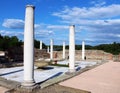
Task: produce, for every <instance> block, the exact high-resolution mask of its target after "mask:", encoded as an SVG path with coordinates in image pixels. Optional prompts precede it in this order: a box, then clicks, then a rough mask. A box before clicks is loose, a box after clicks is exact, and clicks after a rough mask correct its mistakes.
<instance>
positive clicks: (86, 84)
mask: <svg viewBox="0 0 120 93" xmlns="http://www.w3.org/2000/svg"><path fill="white" fill-rule="evenodd" d="M59 84H60V85H62V86H67V87H71V88H76V89H82V90H86V91H91V92H92V93H120V62H111V61H110V62H107V63H105V64H103V65H100V66H98V67H96V68H94V69H91V70H89V71H86V72H84V73H82V74H80V75H78V76H75V77H73V78H71V79H68V80H66V81H64V82H61V83H59Z"/></svg>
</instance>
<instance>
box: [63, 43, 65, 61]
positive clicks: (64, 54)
mask: <svg viewBox="0 0 120 93" xmlns="http://www.w3.org/2000/svg"><path fill="white" fill-rule="evenodd" d="M63 59H65V42H63Z"/></svg>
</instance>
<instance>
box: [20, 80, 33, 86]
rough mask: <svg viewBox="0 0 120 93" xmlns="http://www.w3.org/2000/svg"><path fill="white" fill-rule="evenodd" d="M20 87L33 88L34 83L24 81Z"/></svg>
mask: <svg viewBox="0 0 120 93" xmlns="http://www.w3.org/2000/svg"><path fill="white" fill-rule="evenodd" d="M21 85H22V86H23V87H32V86H35V81H34V80H31V81H24V82H23V83H22V84H21Z"/></svg>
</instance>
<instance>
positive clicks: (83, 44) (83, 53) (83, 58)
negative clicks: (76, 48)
mask: <svg viewBox="0 0 120 93" xmlns="http://www.w3.org/2000/svg"><path fill="white" fill-rule="evenodd" d="M82 60H85V42H84V41H82Z"/></svg>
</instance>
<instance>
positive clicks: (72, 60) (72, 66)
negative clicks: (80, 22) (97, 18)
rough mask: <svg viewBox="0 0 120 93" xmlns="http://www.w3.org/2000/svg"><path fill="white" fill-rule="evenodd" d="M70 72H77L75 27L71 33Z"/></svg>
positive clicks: (71, 28) (71, 29)
mask: <svg viewBox="0 0 120 93" xmlns="http://www.w3.org/2000/svg"><path fill="white" fill-rule="evenodd" d="M69 72H70V73H72V72H75V25H71V26H70V32H69Z"/></svg>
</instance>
